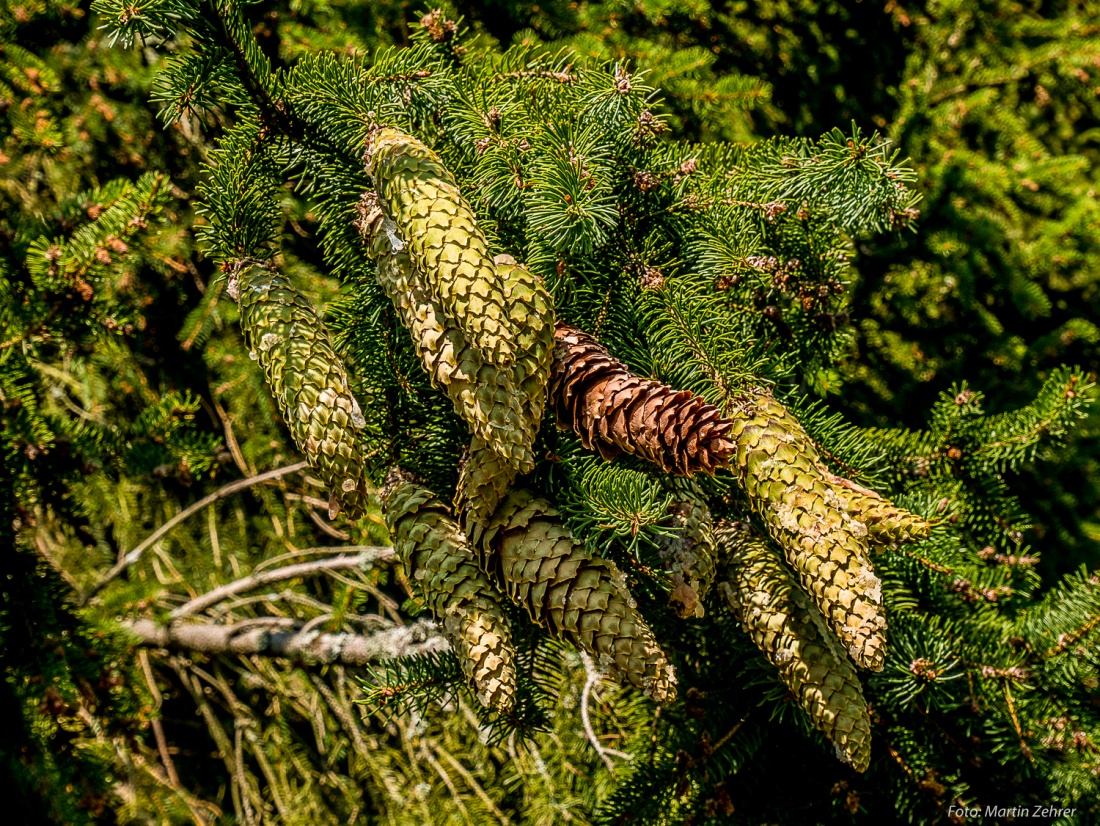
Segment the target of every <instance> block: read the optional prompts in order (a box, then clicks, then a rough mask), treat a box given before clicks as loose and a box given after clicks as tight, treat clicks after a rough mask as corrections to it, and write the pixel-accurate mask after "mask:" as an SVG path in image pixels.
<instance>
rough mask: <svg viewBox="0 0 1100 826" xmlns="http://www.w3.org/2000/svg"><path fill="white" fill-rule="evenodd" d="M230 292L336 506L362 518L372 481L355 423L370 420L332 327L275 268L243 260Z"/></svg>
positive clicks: (300, 440) (286, 416)
mask: <svg viewBox="0 0 1100 826" xmlns="http://www.w3.org/2000/svg"><path fill="white" fill-rule="evenodd" d="M229 292H230V294H231V295H232V296H233V297H234V298H236V299H237V302H238V305H239V306H240V312H241V316H240V318H241V329H242V330H244V334H245V340H246V342H247V344H248V347H249V349H250V350H251V353H250V355H251V356H252V357H253V358H255V359H256V360H257V361H259V363H260V366H261V367H263V370H264V375H265V376H266V378H267V383H268V386H269V387H270V388H271V394H272V396H274V398H275V402H276V404H277V405H278V407H279V411H280V413H281V414H282V416H283V419H284V420H285V421H286V423H287V427H289V428H290V434H291V436H293V437H294V441H295V443H296V444H297V445H298V449H299V450H301V451H302V453H304V454H305V456H306V458H307V459H308V460H309V463H310V465H311V466H312V467H313V468H314V469H315V470H316V471H317V472H318V474H319V475H320V476H321V478H322V479H323V480H324V481H325V483H326V484H328V486H329V496H330V506H329V509H330V512H331V513H332V515H333V516H334V515H335V511H336V510H337V506H338V507H339V509H340V510H343V511H344V512H345V513H347V514H348V516H349V517H351V518H353V519H355V518H358V517H359V516H360V515H362V513H363V506H364V503H365V501H366V495H367V494H366V491H367V487H368V485H367V481H366V478H365V477H364V468H363V452H362V448H361V445H360V442H359V438H358V436H357V435H356V431H357V430H359V429H361V428H363V427H364V426H365V425H366V421H365V420H364V419H363V414H362V413H361V412H360V409H359V405H358V404H357V403H356V401H355V398H354V397H353V396H352V394H351V390H350V389H349V387H348V376H347V371H346V370H345V369H344V362H343V360H342V359H341V358H340V356H339V355H338V354H337V353H336V350H335V349H334V348H333V346H332V338H331V337H330V336H329V333H328V330H327V329H325V325H324V324H323V323H322V322H321V319H320V318H319V317H318V316H317V311H316V310H315V309H314V308H313V305H312V304H311V303H310V301H309V299H307V298H306V297H305V296H304V295H302V293H300V292H299V291H298V290H297V289H295V288H294V287H293V286H292V285H291V283H290V281H289V280H288V279H287V278H286V277H285V276H283V275H281V274H280V273H278V272H276V271H275V270H274V269H271V268H268V267H266V266H263V265H260V264H251V263H242V264H241V265H239V266H238V268H237V269H236V270H235V271H234V272H233V273H232V274H231V276H230V290H229Z"/></svg>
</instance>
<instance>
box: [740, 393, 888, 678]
mask: <svg viewBox="0 0 1100 826" xmlns="http://www.w3.org/2000/svg"><path fill="white" fill-rule="evenodd" d="M729 416H730V420H731V421H732V423H733V427H732V428H731V430H730V432H729V436H730V438H731V439H732V440H733V441H734V442H735V443H736V445H737V452H736V455H735V456H734V457H732V461H731V464H732V465H734V466H735V467H736V468H737V470H738V471H739V476H740V478H741V482H742V484H743V485H744V488H745V492H746V493H747V494H748V498H749V501H750V502H751V503H752V506H753V509H754V510H756V511H757V513H759V514H760V517H761V518H762V519H763V520H764V522H765V524H766V525H767V527H768V533H770V534H771V535H772V537H773V538H774V539H775V540H776V542H777V543H778V544H779V546H780V547H781V548H782V549H783V552H784V553H785V554H786V557H787V562H788V563H789V564H790V565H791V567H792V568H794V570H795V572H796V573H797V574H798V579H799V582H801V583H802V587H803V588H804V589H805V590H806V592H807V593H809V594H810V595H811V597H812V598H813V600H814V603H815V604H816V605H817V607H818V608H819V609H821V612H822V613H823V614H824V615H825V618H826V619H827V620H828V622H829V625H830V627H831V628H832V629H833V631H834V633H835V634H836V635H837V637H838V638H839V639H840V641H841V644H842V645H843V646H844V647H845V648H846V649H847V651H848V653H849V654H850V655H851V657H852V659H853V660H854V661H855V662H856V664H858V665H860V666H862V667H863V668H869V669H871V670H873V671H878V670H880V669H881V668H882V666H883V663H884V662H885V658H886V617H885V616H884V615H883V612H882V585H881V583H880V581H879V579H878V577H877V576H875V573H874V570H873V569H872V567H871V562H870V554H869V550H868V547H867V544H868V543H867V535H868V529H867V526H866V524H864V523H863V522H862V521H860V519H859V518H857V517H858V515H859V514H858V513H857V514H855V515H853V514H852V513H850V512H849V511H848V510H847V509H846V507H845V502H844V500H843V499H842V498H841V497H840V495H839V494H838V492H837V485H835V484H833V483H832V482H831V481H830V477H831V475H828V474H827V472H826V471H824V470H823V468H822V466H821V460H820V458H819V456H818V453H817V449H816V448H815V447H814V445H813V442H812V441H811V440H810V438H809V436H808V435H807V434H806V431H805V430H803V429H802V425H801V424H799V423H798V421H797V420H796V419H795V418H794V417H793V416H791V414H790V413H788V412H787V410H786V408H784V407H783V405H781V404H779V403H778V402H777V401H775V400H774V399H773V398H771V397H770V396H769V395H767V394H765V393H763V392H757V393H752V394H746V396H745V397H743V399H742V404H741V405H740V408H739V409H736V410H733V411H729ZM832 478H835V477H832Z"/></svg>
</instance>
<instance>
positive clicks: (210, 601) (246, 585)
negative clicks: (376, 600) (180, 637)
mask: <svg viewBox="0 0 1100 826" xmlns="http://www.w3.org/2000/svg"><path fill="white" fill-rule="evenodd" d="M395 558H396V557H395V554H394V551H393V548H390V547H374V546H371V547H368V548H366V549H365V550H363V551H361V552H360V553H357V554H344V555H342V556H333V557H329V558H328V559H314V560H312V561H310V562H299V563H298V564H297V565H287V566H285V567H283V568H276V569H274V570H272V571H264V572H263V573H262V574H257V573H253V574H249V575H248V576H246V577H242V578H241V579H237V580H234V581H233V582H229V583H226V584H225V585H222V586H220V587H218V588H215V589H214V590H213V591H207V592H206V593H205V594H202V595H200V596H198V597H195V599H193V600H191V601H190V602H188V603H186V604H185V605H181V606H180V607H179V608H177V609H176V610H175V611H173V612H172V613H171V614H170V615H169V618H170V619H171V620H173V621H174V620H178V619H182V618H183V617H186V616H189V615H191V614H196V613H198V612H199V611H204V610H205V609H207V608H209V607H210V606H211V605H216V604H217V603H219V602H221V601H222V600H224V599H228V598H229V597H231V596H233V595H235V594H239V593H241V592H242V591H251V590H252V589H253V588H260V587H262V586H264V585H269V584H271V583H272V582H282V581H284V580H287V579H296V578H297V577H302V576H317V575H318V574H323V573H325V572H326V571H338V570H346V569H348V568H366V567H369V566H370V565H372V564H374V563H376V562H389V561H391V560H393V559H395Z"/></svg>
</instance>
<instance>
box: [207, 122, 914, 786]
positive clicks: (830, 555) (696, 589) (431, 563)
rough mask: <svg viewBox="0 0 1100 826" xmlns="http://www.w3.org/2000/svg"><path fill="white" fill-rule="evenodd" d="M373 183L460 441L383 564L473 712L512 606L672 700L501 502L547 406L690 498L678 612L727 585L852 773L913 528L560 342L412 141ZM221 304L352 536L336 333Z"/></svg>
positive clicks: (379, 224)
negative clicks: (413, 586)
mask: <svg viewBox="0 0 1100 826" xmlns="http://www.w3.org/2000/svg"><path fill="white" fill-rule="evenodd" d="M364 161H365V163H366V167H367V171H368V172H369V173H370V175H371V177H372V179H373V181H374V183H375V189H374V191H372V192H368V193H366V194H365V195H363V196H362V199H361V202H360V204H359V218H358V220H357V226H358V228H359V230H360V232H361V233H362V236H363V239H364V244H365V247H366V251H367V253H368V255H369V256H370V257H371V258H372V259H373V260H374V262H375V264H376V267H377V278H378V281H379V283H380V284H381V286H382V288H383V289H384V290H385V292H386V294H387V295H388V296H389V298H390V299H391V300H392V301H393V304H394V307H395V309H396V311H397V314H398V317H399V318H400V319H401V321H402V323H403V325H404V326H405V327H406V329H407V330H408V331H409V333H410V335H411V337H412V341H413V344H414V345H415V348H416V351H417V353H418V355H419V357H420V360H421V362H422V364H423V367H424V369H425V370H426V371H427V373H428V375H429V376H430V378H431V381H432V384H433V385H434V386H435V387H437V388H439V389H441V390H442V391H444V392H445V393H446V394H447V396H448V397H449V398H450V400H451V402H452V403H453V405H454V409H455V412H456V413H457V414H458V415H459V416H460V417H461V418H462V419H463V420H464V421H465V422H466V423H467V424H468V425H469V429H470V433H471V437H470V445H469V450H468V452H467V455H466V459H465V460H464V462H463V465H462V468H461V470H460V474H459V483H458V489H457V493H456V495H455V497H454V502H453V503H452V504H451V505H450V506H448V504H446V503H444V502H443V501H442V500H441V499H440V498H439V496H437V495H436V493H434V492H433V491H431V490H429V489H428V487H427V486H426V485H425V484H424V483H423V482H422V481H421V480H419V479H417V478H416V477H415V476H413V475H412V474H410V473H408V472H406V471H404V470H402V469H400V468H394V469H393V470H392V471H391V472H390V473H389V476H388V478H387V479H386V482H385V485H384V487H383V489H382V503H383V507H384V509H385V513H386V520H387V524H388V525H389V528H390V531H391V534H392V537H393V542H394V547H395V549H396V551H397V554H398V556H399V557H400V559H401V560H402V562H403V564H404V566H405V568H406V572H407V574H408V576H409V578H410V580H411V581H412V582H415V583H417V586H418V587H419V588H420V590H421V591H422V593H423V596H424V599H425V602H426V604H427V605H428V607H429V608H430V609H431V611H432V613H433V614H434V616H435V618H436V619H437V621H439V622H440V624H441V625H442V627H443V630H444V632H445V633H446V635H447V636H448V638H449V639H450V641H451V643H452V645H453V648H454V651H455V654H456V656H457V657H458V659H459V661H460V662H461V664H462V667H463V669H464V672H465V674H466V676H467V677H468V679H469V680H470V683H471V684H472V686H473V688H474V690H475V692H476V693H477V696H478V698H479V699H480V701H481V702H482V703H484V704H485V705H486V706H489V707H491V708H494V709H496V710H498V711H500V712H502V713H507V712H509V711H510V710H511V708H512V707H513V704H514V700H515V685H516V674H515V657H514V653H513V645H512V635H511V630H510V628H509V623H508V620H507V617H506V613H505V612H504V610H503V609H502V601H503V600H504V599H506V598H507V599H510V600H512V601H513V602H515V603H517V604H518V605H521V606H523V607H524V608H525V609H526V610H527V612H528V614H529V615H530V617H531V619H532V620H533V621H534V622H536V623H538V624H541V625H545V626H546V627H548V629H549V630H550V632H551V633H552V634H553V635H555V636H556V637H559V638H564V639H567V640H569V641H570V642H571V643H572V644H573V645H575V646H577V647H578V648H580V649H582V650H583V651H586V652H588V653H589V654H591V655H592V656H593V658H594V659H595V660H596V662H598V663H599V665H600V667H601V668H602V669H603V670H604V671H605V672H606V673H607V674H608V675H609V676H611V677H612V678H615V679H620V680H626V681H627V682H628V683H630V684H631V685H633V686H635V687H636V688H638V689H640V690H641V691H643V692H645V693H646V694H647V695H648V696H649V697H651V698H652V699H654V700H655V701H657V702H658V703H667V702H670V701H671V700H672V699H674V697H675V690H676V689H675V686H676V677H675V673H674V670H673V667H672V665H671V663H670V662H669V659H668V657H667V656H666V655H665V653H664V652H663V651H662V650H661V647H660V646H659V645H658V643H657V641H656V639H655V638H654V635H653V633H652V631H651V630H650V628H649V626H648V625H647V624H646V622H645V620H644V619H643V618H642V616H641V614H640V613H639V611H638V610H637V608H636V606H635V602H634V600H633V599H632V598H631V596H630V593H629V592H628V590H627V586H626V580H625V578H624V577H623V575H622V573H621V572H620V571H619V570H618V568H617V567H616V566H615V564H614V563H613V562H611V561H610V560H606V559H601V558H597V557H593V556H591V555H590V554H588V553H587V552H586V551H585V550H584V547H583V546H582V545H581V544H580V543H578V542H577V541H576V540H575V539H574V537H573V536H572V535H571V534H570V532H569V530H568V529H567V528H566V527H565V525H564V524H563V523H562V521H561V520H560V519H559V517H558V514H557V511H556V510H555V509H554V506H553V504H552V503H551V502H549V501H547V500H546V499H545V498H543V497H541V496H539V495H537V494H536V493H534V492H532V491H530V490H527V489H525V488H523V487H521V486H517V485H516V484H515V482H516V479H517V477H518V476H520V475H522V474H525V473H528V472H529V471H531V470H532V469H533V467H534V464H535V458H534V452H533V449H534V441H535V436H536V434H537V432H538V429H539V425H540V422H541V419H542V415H543V411H544V408H545V406H546V404H547V400H548V399H549V402H550V404H551V405H552V407H553V410H554V414H555V416H556V420H557V425H558V427H559V428H562V429H567V430H572V431H574V432H575V433H576V434H577V435H578V436H579V437H580V440H581V442H582V443H583V445H584V446H585V447H586V448H588V449H590V450H595V451H598V453H599V454H600V455H601V456H602V457H603V458H604V459H608V460H611V459H613V458H615V457H616V456H618V455H620V454H623V453H627V454H632V455H635V456H638V457H641V458H643V459H645V460H648V461H649V462H652V463H653V464H655V465H656V466H658V467H659V468H661V470H662V471H664V472H665V473H668V474H671V475H673V476H677V477H682V478H681V479H679V480H678V481H677V482H676V484H675V490H676V491H677V493H678V499H679V501H678V502H677V503H676V505H675V506H674V508H673V512H672V513H671V514H670V518H671V521H672V524H673V525H674V526H675V527H676V528H678V529H679V536H680V538H679V540H678V541H675V542H670V543H669V544H668V547H667V548H666V549H665V550H666V552H667V553H666V564H667V567H668V570H669V572H670V574H671V577H672V582H673V584H674V588H673V589H672V593H671V596H670V606H671V608H672V609H673V610H674V611H676V612H677V613H679V614H680V615H681V616H685V617H687V616H702V613H703V600H704V599H705V598H706V596H707V593H708V591H709V590H710V589H711V587H712V585H713V583H715V582H718V583H719V586H718V588H717V590H718V592H719V593H720V594H721V595H722V597H723V598H724V600H725V601H726V603H728V606H729V608H730V609H731V610H732V611H733V613H734V614H735V615H736V616H737V617H738V618H739V620H740V622H741V624H742V625H743V627H744V629H745V631H746V632H747V633H748V634H749V636H750V637H751V638H752V640H753V642H754V643H755V644H756V645H757V646H759V648H760V649H761V651H762V652H763V653H764V654H765V655H766V657H767V658H768V660H769V661H770V662H771V663H772V664H773V665H774V666H775V667H776V668H777V669H778V670H779V673H780V675H781V676H782V679H783V680H784V682H785V683H786V684H787V685H788V686H789V688H790V690H791V692H792V694H793V696H794V697H795V699H796V700H797V702H798V703H799V704H800V705H801V707H802V708H803V709H804V710H805V711H806V713H807V714H808V715H809V717H810V719H811V720H812V721H813V722H814V724H815V725H816V726H817V727H818V728H819V729H820V730H822V731H823V732H824V733H825V734H826V735H827V736H828V737H829V738H830V739H831V740H832V741H833V742H834V743H835V745H836V749H837V754H838V756H840V757H841V759H843V760H845V761H846V762H848V763H851V764H852V765H853V766H854V767H855V768H856V769H857V770H860V771H862V770H864V769H865V768H866V767H867V764H868V761H869V759H870V716H869V711H868V708H867V704H866V701H865V700H864V698H863V694H862V691H861V688H860V683H859V680H858V679H857V676H856V672H855V667H854V666H856V665H858V666H860V667H863V668H867V669H871V670H878V669H881V668H882V666H883V660H884V657H885V630H886V621H885V618H884V616H883V613H882V594H881V586H880V582H879V580H878V579H877V577H876V576H875V574H874V571H873V569H872V566H871V561H870V554H871V550H872V549H873V548H874V547H875V545H877V544H892V543H898V542H906V541H911V540H913V539H917V538H920V537H923V536H925V535H926V534H927V531H928V525H927V524H926V523H925V522H923V521H922V520H921V519H919V518H917V517H914V516H912V515H911V514H909V513H907V512H905V511H903V510H901V509H899V508H896V507H895V506H893V505H892V504H891V503H890V502H888V501H886V500H884V499H882V498H881V497H879V496H878V495H877V494H875V493H873V492H871V491H868V490H865V489H863V488H860V487H858V486H857V485H855V484H853V483H851V482H849V481H848V480H846V479H842V478H839V477H836V476H833V475H832V474H830V473H829V472H828V471H827V470H826V469H825V467H824V465H823V463H822V461H821V459H820V457H819V455H818V452H817V450H816V448H815V446H814V444H813V442H812V441H811V440H810V438H809V437H808V436H807V434H806V432H805V431H804V430H803V428H802V427H801V425H800V424H799V423H798V422H797V421H796V420H795V419H794V418H793V417H792V416H791V415H790V414H789V413H788V412H787V411H786V410H785V409H784V408H783V406H782V405H780V404H779V403H777V402H776V401H775V400H774V399H773V398H771V396H770V395H768V394H767V393H766V392H765V391H763V390H758V389H757V390H747V391H746V392H745V393H744V394H743V395H742V396H741V397H740V399H739V401H738V403H737V405H736V406H735V409H732V410H727V411H726V413H725V415H723V413H722V411H720V410H719V409H718V408H717V407H715V406H713V405H711V404H708V403H707V402H705V401H703V400H702V399H700V398H699V397H697V396H694V395H693V394H691V393H688V392H685V391H676V390H672V389H670V388H669V387H667V386H665V385H663V384H661V383H659V382H656V381H652V380H650V379H646V378H643V377H641V376H637V375H635V374H633V373H631V372H630V370H629V369H627V367H626V366H625V365H624V364H622V363H621V362H619V361H617V360H616V359H614V358H613V357H612V356H610V355H609V354H608V352H607V351H606V350H605V349H604V348H603V347H602V346H600V344H599V343H598V342H597V341H596V340H595V339H593V338H592V337H591V336H589V335H587V334H586V333H584V332H582V331H581V330H578V329H576V328H572V327H569V326H566V325H564V324H562V323H560V322H558V323H555V319H554V310H553V302H552V299H551V296H550V294H549V293H548V292H547V290H546V288H545V287H544V286H543V284H542V282H541V281H540V280H539V279H538V278H536V277H535V276H534V275H532V274H531V273H530V272H528V271H527V270H526V269H524V268H523V267H522V266H520V265H518V264H517V263H516V262H515V260H514V259H512V258H511V257H510V256H507V255H498V256H496V257H495V258H494V257H491V256H490V253H489V249H488V244H487V242H486V239H485V235H484V233H483V232H482V231H481V230H480V229H479V228H478V225H477V221H476V218H475V216H474V214H473V211H472V210H471V208H470V205H469V204H468V203H467V202H466V200H465V199H464V198H463V197H462V195H461V193H460V191H459V188H458V186H457V185H456V183H455V180H454V178H453V176H452V175H451V174H450V172H449V171H448V170H447V169H446V168H445V167H444V166H443V164H442V162H441V161H440V159H439V158H438V156H436V155H435V153H433V152H432V151H431V150H430V149H429V148H428V147H426V146H425V145H424V144H422V143H421V142H419V141H417V140H416V139H415V138H413V137H410V136H409V135H406V134H404V133H402V132H400V131H398V130H396V129H391V128H379V129H375V130H373V131H372V133H371V135H370V137H369V138H368V141H367V149H366V154H365V156H364ZM229 286H230V294H231V295H232V296H233V297H234V298H235V299H236V300H237V301H238V303H239V305H240V310H241V324H242V327H243V328H244V331H245V335H246V338H247V341H248V346H249V347H250V348H251V349H252V351H253V353H255V357H256V358H257V360H258V361H259V363H260V365H261V366H262V367H263V369H264V371H265V375H266V377H267V380H268V383H269V385H270V387H271V391H272V393H273V395H274V396H275V399H276V401H277V403H278V405H279V407H280V410H281V411H282V414H283V416H284V418H285V419H286V421H287V423H288V425H289V427H290V430H291V434H292V436H293V437H294V439H295V441H296V442H297V444H298V446H299V448H300V449H301V450H302V451H303V453H304V454H305V455H306V457H307V458H308V459H309V461H310V463H311V465H312V466H313V467H314V468H315V469H316V471H317V472H318V473H319V474H320V475H321V476H322V477H323V478H324V479H325V481H326V482H327V483H328V484H329V486H330V490H331V494H330V510H331V511H332V513H333V514H335V512H336V511H338V510H341V509H342V510H343V511H345V512H346V513H347V514H348V515H349V516H351V517H353V518H354V517H355V516H357V515H358V514H360V513H361V512H362V509H363V504H364V502H365V499H366V495H367V490H368V488H369V485H368V483H367V480H366V479H365V478H364V475H363V474H364V470H363V467H364V462H363V453H362V448H361V446H360V443H359V438H358V436H357V432H358V430H360V429H361V428H362V427H363V426H364V425H365V422H364V419H363V416H362V414H361V413H360V410H359V407H358V405H357V404H356V401H355V399H354V397H353V396H352V394H351V392H350V390H349V387H348V380H347V374H346V371H345V368H344V366H343V362H342V360H341V359H340V357H339V356H338V355H337V353H336V351H335V350H334V348H333V345H332V341H331V338H330V336H329V334H328V332H327V330H326V329H325V327H324V325H323V324H322V322H321V320H320V319H319V318H318V316H317V314H316V311H315V310H314V309H313V307H312V306H311V304H310V302H309V300H308V299H307V298H306V297H305V296H303V295H302V294H301V293H300V292H298V291H296V290H295V289H294V288H293V287H292V286H291V285H290V283H289V282H288V281H287V279H286V278H285V277H284V276H282V275H280V274H279V273H278V272H277V271H276V270H275V269H273V268H272V267H271V266H270V265H262V264H257V263H255V262H250V261H241V262H238V263H237V265H236V266H234V267H233V268H232V271H231V275H230V285H229ZM720 469H728V470H729V471H732V472H733V473H735V474H736V475H737V477H738V478H739V480H740V482H741V484H742V486H743V488H744V490H745V493H746V494H747V497H748V500H749V501H750V502H751V503H752V506H753V509H754V510H755V512H756V515H757V517H758V518H759V521H760V522H761V523H762V524H763V525H764V526H765V527H766V530H767V533H768V536H767V537H765V536H762V535H760V534H757V533H754V532H753V531H752V529H750V528H749V527H748V526H747V524H745V523H728V522H723V521H721V520H715V519H713V518H712V516H711V513H710V510H709V508H708V506H707V502H706V498H705V496H704V495H703V493H702V491H701V490H700V488H699V487H698V486H697V485H696V483H695V482H693V481H692V480H691V477H692V476H693V475H694V474H696V473H706V474H713V473H715V472H716V471H718V470H720ZM781 554H782V557H785V560H786V564H784V562H783V560H782V559H781V556H780V555H781ZM788 566H789V567H788ZM792 571H793V573H792Z"/></svg>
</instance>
